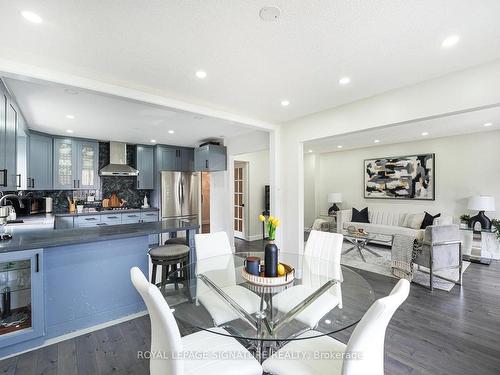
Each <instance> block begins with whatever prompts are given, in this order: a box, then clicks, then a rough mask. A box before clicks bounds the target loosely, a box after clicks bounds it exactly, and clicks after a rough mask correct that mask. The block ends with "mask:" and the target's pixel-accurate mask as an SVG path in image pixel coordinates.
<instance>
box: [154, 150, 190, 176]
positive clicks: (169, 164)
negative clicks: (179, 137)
mask: <svg viewBox="0 0 500 375" xmlns="http://www.w3.org/2000/svg"><path fill="white" fill-rule="evenodd" d="M193 168H194V150H193V149H192V148H189V147H175V146H164V145H158V146H156V170H158V171H182V172H191V171H193V170H194V169H193Z"/></svg>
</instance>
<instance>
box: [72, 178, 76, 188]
mask: <svg viewBox="0 0 500 375" xmlns="http://www.w3.org/2000/svg"><path fill="white" fill-rule="evenodd" d="M73 189H76V180H73Z"/></svg>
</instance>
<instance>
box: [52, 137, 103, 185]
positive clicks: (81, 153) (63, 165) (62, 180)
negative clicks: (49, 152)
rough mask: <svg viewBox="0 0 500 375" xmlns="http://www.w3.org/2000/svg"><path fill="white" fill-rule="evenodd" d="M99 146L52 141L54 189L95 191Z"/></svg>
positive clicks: (59, 139)
mask: <svg viewBox="0 0 500 375" xmlns="http://www.w3.org/2000/svg"><path fill="white" fill-rule="evenodd" d="M98 156H99V145H98V143H97V142H95V141H86V140H75V139H72V138H55V139H54V189H95V188H96V187H97V185H98V181H97V179H98V177H97V169H98Z"/></svg>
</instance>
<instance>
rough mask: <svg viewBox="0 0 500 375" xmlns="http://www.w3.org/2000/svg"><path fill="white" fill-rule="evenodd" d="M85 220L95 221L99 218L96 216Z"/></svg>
mask: <svg viewBox="0 0 500 375" xmlns="http://www.w3.org/2000/svg"><path fill="white" fill-rule="evenodd" d="M85 220H87V221H94V220H97V219H96V218H95V217H89V218H86V219H85Z"/></svg>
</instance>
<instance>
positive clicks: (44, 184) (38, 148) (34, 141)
mask: <svg viewBox="0 0 500 375" xmlns="http://www.w3.org/2000/svg"><path fill="white" fill-rule="evenodd" d="M27 183H28V189H31V190H50V189H52V137H49V136H46V135H42V134H37V133H30V134H29V136H28V179H27Z"/></svg>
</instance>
